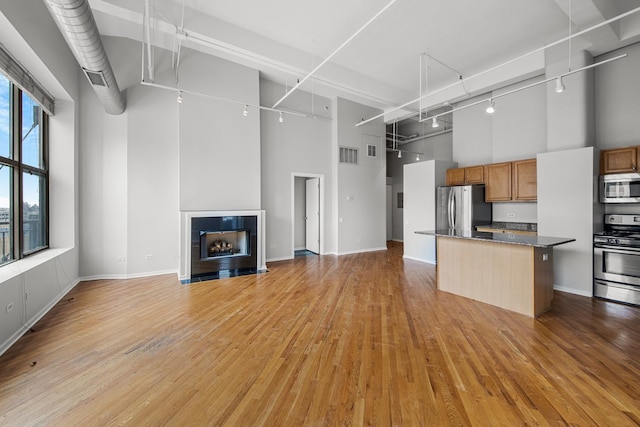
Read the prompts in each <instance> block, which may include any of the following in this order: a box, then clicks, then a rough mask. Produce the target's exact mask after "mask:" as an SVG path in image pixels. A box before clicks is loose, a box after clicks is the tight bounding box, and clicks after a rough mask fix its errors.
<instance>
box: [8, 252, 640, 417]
mask: <svg viewBox="0 0 640 427" xmlns="http://www.w3.org/2000/svg"><path fill="white" fill-rule="evenodd" d="M401 255H402V246H401V245H399V244H393V243H390V249H389V250H388V251H380V252H372V253H366V254H357V255H348V256H342V257H334V256H325V257H318V256H307V257H301V258H297V259H295V260H292V261H285V262H278V263H271V264H270V266H269V270H270V271H269V272H268V273H265V274H260V275H254V276H245V277H238V278H232V279H221V280H217V281H209V282H201V283H193V284H190V285H181V284H180V283H179V281H178V280H177V278H176V277H175V276H174V275H167V276H158V277H151V278H144V279H135V280H101V281H93V282H85V283H81V284H79V285H78V286H77V287H76V288H75V289H74V290H73V291H72V292H71V293H70V294H68V295H67V296H66V297H65V299H64V300H63V301H61V302H60V303H59V304H57V305H56V306H55V308H54V309H53V310H52V311H51V312H49V313H48V314H47V315H46V316H45V317H44V318H43V319H42V320H41V321H40V322H39V323H38V324H37V325H36V326H35V328H34V330H33V331H32V332H30V333H28V334H27V335H25V336H24V337H22V338H21V339H20V340H19V341H18V342H17V343H16V344H15V345H14V346H13V347H12V348H10V349H9V350H8V351H7V352H6V353H5V354H4V355H3V356H2V357H0V425H3V426H5V425H8V426H30V425H60V426H75V425H82V426H96V425H132V426H145V425H153V426H156V425H176V426H183V425H192V426H200V425H230V426H258V425H269V426H297V425H310V426H317V425H381V426H388V425H402V426H413V425H415V426H446V425H476V426H487V425H503V426H515V425H576V426H592V425H601V426H626V425H639V424H640V309H639V308H635V307H629V306H625V305H620V304H615V303H610V302H604V301H600V300H597V299H590V298H585V297H580V296H575V295H569V294H565V293H561V292H556V293H555V299H554V301H553V309H552V311H550V312H548V313H546V314H544V315H542V316H541V317H539V318H538V319H535V320H534V319H530V318H528V317H525V316H522V315H519V314H515V313H511V312H508V311H505V310H502V309H499V308H495V307H492V306H489V305H486V304H482V303H479V302H474V301H471V300H468V299H465V298H462V297H458V296H454V295H451V294H447V293H443V292H438V291H437V290H436V285H435V267H433V266H430V265H427V264H423V263H419V262H415V261H410V260H402V256H401Z"/></svg>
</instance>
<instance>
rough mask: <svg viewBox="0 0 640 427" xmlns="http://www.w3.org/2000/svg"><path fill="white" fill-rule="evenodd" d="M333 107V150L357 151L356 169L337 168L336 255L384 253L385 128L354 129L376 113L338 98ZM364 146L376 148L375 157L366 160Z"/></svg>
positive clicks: (373, 125)
mask: <svg viewBox="0 0 640 427" xmlns="http://www.w3.org/2000/svg"><path fill="white" fill-rule="evenodd" d="M336 105H337V112H336V117H337V122H336V123H335V126H336V150H337V147H340V146H342V147H352V148H357V149H358V150H359V156H358V161H359V163H358V165H352V164H339V165H338V189H337V192H336V194H335V196H336V197H337V207H338V211H337V215H338V245H337V246H338V247H337V251H338V254H348V253H353V252H363V251H372V250H381V249H386V247H387V246H386V220H385V218H386V212H385V211H386V205H385V200H386V199H385V198H386V196H385V192H386V187H385V185H386V166H385V165H386V156H385V155H384V153H385V148H384V147H385V142H384V140H385V126H384V123H383V122H382V119H379V120H375V121H373V122H370V123H367V124H366V125H363V126H360V127H356V126H355V124H356V123H358V122H359V121H361V119H362V118H363V117H371V116H374V115H377V114H380V111H379V110H377V109H374V108H371V107H367V106H364V105H361V104H358V103H355V102H352V101H348V100H346V99H342V98H338V99H337V101H336ZM367 144H375V145H376V147H377V149H376V152H377V153H378V155H377V157H375V158H367V156H366V153H367ZM336 162H337V159H336Z"/></svg>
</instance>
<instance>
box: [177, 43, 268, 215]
mask: <svg viewBox="0 0 640 427" xmlns="http://www.w3.org/2000/svg"><path fill="white" fill-rule="evenodd" d="M181 55H182V54H181ZM180 87H181V88H184V89H187V90H192V91H195V92H198V93H203V94H207V95H215V96H220V97H223V98H227V99H233V100H238V101H242V102H246V103H247V104H251V105H258V104H259V96H260V93H259V77H258V71H257V70H254V69H251V68H247V67H244V66H241V65H237V64H234V63H232V62H228V61H225V60H222V59H218V58H214V57H211V56H208V55H202V54H200V53H197V52H194V51H191V52H188V51H187V52H186V56H185V57H181V65H180ZM243 108H244V106H243V105H242V104H234V103H230V102H227V101H219V100H215V99H211V98H207V97H198V96H195V95H190V94H184V102H183V103H182V104H180V107H179V137H178V138H179V141H180V145H179V147H180V209H181V210H183V211H186V210H242V209H245V210H247V209H248V210H251V209H260V114H258V111H256V110H255V109H253V108H251V109H250V111H249V115H248V116H247V117H244V116H243V115H242V111H243Z"/></svg>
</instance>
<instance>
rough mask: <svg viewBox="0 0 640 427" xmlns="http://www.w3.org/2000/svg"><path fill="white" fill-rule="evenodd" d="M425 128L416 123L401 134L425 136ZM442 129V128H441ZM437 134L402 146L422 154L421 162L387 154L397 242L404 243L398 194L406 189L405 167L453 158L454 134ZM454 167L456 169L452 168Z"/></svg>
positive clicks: (395, 153)
mask: <svg viewBox="0 0 640 427" xmlns="http://www.w3.org/2000/svg"><path fill="white" fill-rule="evenodd" d="M423 126H426V125H425V124H424V123H417V122H414V124H413V125H412V126H407V127H405V126H402V127H401V128H400V129H399V133H400V134H402V135H412V134H415V133H418V132H419V133H420V134H423ZM417 127H418V128H417ZM440 129H442V127H440ZM440 132H441V131H440ZM438 133H439V132H435V134H434V135H433V136H430V137H428V138H424V139H421V140H418V141H415V142H410V143H408V144H403V145H401V149H403V150H407V151H412V152H415V153H422V155H420V160H416V155H415V154H408V153H404V155H403V156H402V158H400V159H399V158H398V154H397V152H395V151H392V152H389V153H387V176H391V177H392V186H393V189H392V192H393V194H392V201H393V204H392V206H393V209H392V214H393V223H392V227H393V230H392V236H393V240H395V241H400V242H401V241H403V238H404V231H403V228H404V226H403V223H404V220H403V216H404V209H400V208H398V193H400V192H403V189H404V178H403V173H404V170H403V168H404V165H406V164H411V163H416V162H424V161H427V160H434V159H437V160H445V161H450V160H451V159H452V157H453V153H452V147H453V144H452V140H453V132H446V133H440V134H438ZM452 167H455V165H454V166H452Z"/></svg>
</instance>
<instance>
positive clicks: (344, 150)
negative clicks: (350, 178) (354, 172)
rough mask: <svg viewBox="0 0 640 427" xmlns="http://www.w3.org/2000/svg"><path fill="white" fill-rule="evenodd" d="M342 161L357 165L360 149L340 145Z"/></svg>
mask: <svg viewBox="0 0 640 427" xmlns="http://www.w3.org/2000/svg"><path fill="white" fill-rule="evenodd" d="M340 163H346V164H350V165H357V164H358V149H357V148H351V147H340Z"/></svg>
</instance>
